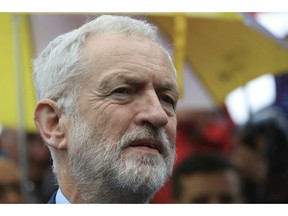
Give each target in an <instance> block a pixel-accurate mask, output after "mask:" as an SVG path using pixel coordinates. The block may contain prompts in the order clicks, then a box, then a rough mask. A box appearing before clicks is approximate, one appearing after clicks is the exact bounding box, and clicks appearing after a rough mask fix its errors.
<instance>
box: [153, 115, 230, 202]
mask: <svg viewBox="0 0 288 216" xmlns="http://www.w3.org/2000/svg"><path fill="white" fill-rule="evenodd" d="M177 115H178V127H177V138H176V143H177V150H176V153H177V157H176V161H175V165H174V170H175V168H177V166H178V165H179V164H180V163H181V161H183V160H184V159H186V158H187V157H189V156H191V155H192V154H196V153H198V152H207V151H217V152H222V153H223V154H225V155H229V154H230V152H231V150H232V134H233V128H234V125H233V123H232V121H231V119H230V118H229V116H228V115H227V113H226V112H225V111H224V112H223V111H219V112H192V111H181V113H178V114H177ZM151 203H167V204H168V203H174V201H173V198H172V190H171V179H170V180H169V181H168V182H166V184H165V185H164V186H163V187H162V188H161V190H160V191H158V192H157V193H156V195H155V196H154V198H153V199H152V201H151Z"/></svg>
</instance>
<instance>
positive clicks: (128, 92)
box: [113, 87, 131, 94]
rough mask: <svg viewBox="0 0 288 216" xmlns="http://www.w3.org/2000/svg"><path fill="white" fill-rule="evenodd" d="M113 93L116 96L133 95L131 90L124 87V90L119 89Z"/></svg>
mask: <svg viewBox="0 0 288 216" xmlns="http://www.w3.org/2000/svg"><path fill="white" fill-rule="evenodd" d="M113 93H116V94H130V93H131V89H129V88H126V87H122V88H117V89H115V90H114V91H113Z"/></svg>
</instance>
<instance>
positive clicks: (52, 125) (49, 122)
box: [34, 99, 67, 150]
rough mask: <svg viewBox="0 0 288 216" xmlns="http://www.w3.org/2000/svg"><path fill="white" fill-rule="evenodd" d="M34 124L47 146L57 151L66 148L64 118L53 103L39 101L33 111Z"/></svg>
mask: <svg viewBox="0 0 288 216" xmlns="http://www.w3.org/2000/svg"><path fill="white" fill-rule="evenodd" d="M34 122H35V124H36V126H37V128H38V130H39V131H40V134H41V136H42V138H43V140H44V142H45V143H46V144H47V145H49V146H52V147H53V148H55V149H57V150H65V149H66V148H67V131H66V126H65V118H64V115H63V113H61V112H60V110H59V109H58V108H57V106H56V102H55V101H53V100H50V99H44V100H41V101H40V102H39V103H38V104H37V106H36V109H35V111H34Z"/></svg>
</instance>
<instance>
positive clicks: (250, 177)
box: [232, 116, 288, 203]
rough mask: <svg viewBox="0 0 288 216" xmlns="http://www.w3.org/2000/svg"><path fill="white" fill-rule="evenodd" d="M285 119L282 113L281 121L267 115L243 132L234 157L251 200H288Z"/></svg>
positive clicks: (287, 145) (269, 201) (284, 201)
mask: <svg viewBox="0 0 288 216" xmlns="http://www.w3.org/2000/svg"><path fill="white" fill-rule="evenodd" d="M286 121H287V118H286V117H284V116H281V120H280V121H279V119H277V118H268V119H266V120H262V121H259V122H255V123H252V122H251V123H248V124H247V125H246V126H245V127H244V128H243V129H242V132H241V133H240V137H239V141H238V143H237V144H236V146H235V151H234V153H233V154H232V160H233V161H234V163H235V165H236V166H237V167H238V169H239V170H240V173H241V176H242V178H243V182H244V195H245V197H246V199H247V202H249V203H287V202H288V172H287V170H288V142H287V132H286V131H287V125H286V123H287V122H286ZM285 122H286V123H285ZM283 123H284V124H283Z"/></svg>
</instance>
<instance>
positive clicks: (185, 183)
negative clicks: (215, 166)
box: [178, 170, 242, 203]
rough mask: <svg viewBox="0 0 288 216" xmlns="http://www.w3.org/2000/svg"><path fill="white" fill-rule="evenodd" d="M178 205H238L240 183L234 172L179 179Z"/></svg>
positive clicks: (186, 176) (189, 176) (188, 176)
mask: <svg viewBox="0 0 288 216" xmlns="http://www.w3.org/2000/svg"><path fill="white" fill-rule="evenodd" d="M180 184H181V191H182V193H181V196H180V198H179V200H178V202H179V203H239V202H241V201H242V200H241V192H240V182H239V179H238V176H237V175H236V173H235V172H234V171H229V170H227V171H219V172H213V173H195V174H192V175H185V176H182V177H181V178H180Z"/></svg>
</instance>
